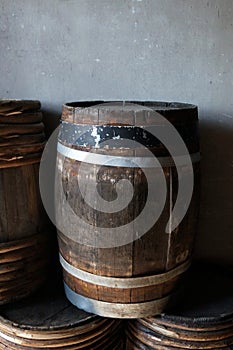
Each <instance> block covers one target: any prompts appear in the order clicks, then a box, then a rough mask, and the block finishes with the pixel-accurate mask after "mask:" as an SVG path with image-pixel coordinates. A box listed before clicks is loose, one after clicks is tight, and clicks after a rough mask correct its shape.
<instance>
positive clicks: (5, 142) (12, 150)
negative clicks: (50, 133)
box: [0, 100, 45, 168]
mask: <svg viewBox="0 0 233 350" xmlns="http://www.w3.org/2000/svg"><path fill="white" fill-rule="evenodd" d="M40 107H41V104H40V102H39V101H26V100H24V101H22V100H0V167H1V168H4V167H6V168H9V167H14V166H16V165H19V164H20V165H22V164H29V163H31V164H32V163H35V162H36V161H38V160H39V159H40V157H41V152H42V151H43V148H44V143H45V134H44V124H43V123H42V112H41V111H40Z"/></svg>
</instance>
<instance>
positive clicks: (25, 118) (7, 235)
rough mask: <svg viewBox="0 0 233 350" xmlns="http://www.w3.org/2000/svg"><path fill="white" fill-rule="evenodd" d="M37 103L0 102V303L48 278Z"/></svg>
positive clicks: (40, 116)
mask: <svg viewBox="0 0 233 350" xmlns="http://www.w3.org/2000/svg"><path fill="white" fill-rule="evenodd" d="M39 108H40V102H39V101H21V100H0V191H1V201H0V304H4V303H7V302H11V301H14V300H16V299H19V298H22V297H23V296H26V295H28V294H30V293H31V292H32V291H34V290H35V289H36V288H37V287H38V286H39V285H41V283H42V282H43V281H44V280H45V278H46V275H47V273H46V270H47V264H48V219H47V216H46V214H45V211H44V209H43V206H42V202H41V198H40V191H39V162H40V158H41V155H42V151H43V149H44V145H45V135H44V133H43V130H44V125H43V123H42V122H41V121H42V113H41V111H39V110H38V109H39Z"/></svg>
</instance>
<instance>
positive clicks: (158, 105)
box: [66, 100, 196, 110]
mask: <svg viewBox="0 0 233 350" xmlns="http://www.w3.org/2000/svg"><path fill="white" fill-rule="evenodd" d="M104 103H106V104H119V103H122V106H124V105H125V104H129V103H130V104H135V105H141V106H145V107H146V108H152V109H155V110H173V109H174V110H176V109H192V108H196V106H194V105H192V104H188V103H180V102H163V101H153V102H152V101H100V100H99V101H80V102H69V103H66V106H68V107H73V108H89V107H95V106H98V105H101V104H104Z"/></svg>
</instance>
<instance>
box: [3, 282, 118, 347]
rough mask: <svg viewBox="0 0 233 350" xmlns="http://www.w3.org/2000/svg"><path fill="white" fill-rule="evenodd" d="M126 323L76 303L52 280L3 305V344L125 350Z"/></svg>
mask: <svg viewBox="0 0 233 350" xmlns="http://www.w3.org/2000/svg"><path fill="white" fill-rule="evenodd" d="M122 327H123V324H122V323H121V322H119V321H117V320H111V319H106V318H100V317H97V316H95V315H92V314H88V313H85V312H84V311H81V310H79V309H77V308H75V307H74V306H72V305H71V304H70V303H69V301H68V300H67V299H66V298H65V296H64V293H63V291H62V289H61V286H60V285H59V284H58V283H57V281H54V280H52V281H50V282H49V283H48V284H47V285H46V286H45V288H44V289H43V290H40V291H38V293H36V294H35V295H34V296H31V297H29V298H28V299H27V300H25V301H23V302H20V303H19V302H18V303H15V304H14V305H12V306H4V307H2V308H1V309H0V347H1V349H4V347H5V348H7V349H11V350H13V349H17V350H18V349H24V350H27V349H34V350H35V349H45V348H46V349H67V350H68V349H73V350H74V349H83V350H89V349H93V350H98V349H102V350H103V349H105V350H113V349H116V350H123V347H122V346H123V333H122Z"/></svg>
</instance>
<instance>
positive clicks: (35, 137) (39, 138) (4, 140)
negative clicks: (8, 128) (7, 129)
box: [0, 132, 46, 148]
mask: <svg viewBox="0 0 233 350" xmlns="http://www.w3.org/2000/svg"><path fill="white" fill-rule="evenodd" d="M45 141H46V138H45V133H43V132H42V133H40V134H27V135H11V136H6V137H0V148H1V147H6V146H12V147H13V146H20V145H25V144H26V145H33V144H35V143H41V142H45Z"/></svg>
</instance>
